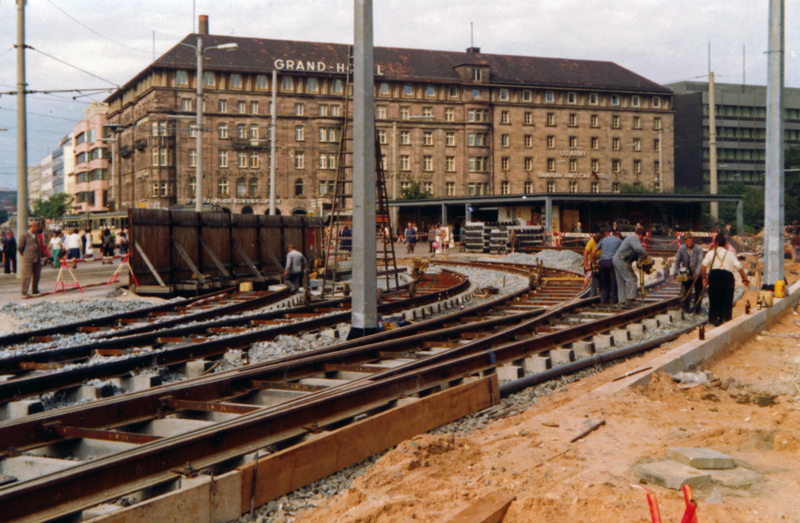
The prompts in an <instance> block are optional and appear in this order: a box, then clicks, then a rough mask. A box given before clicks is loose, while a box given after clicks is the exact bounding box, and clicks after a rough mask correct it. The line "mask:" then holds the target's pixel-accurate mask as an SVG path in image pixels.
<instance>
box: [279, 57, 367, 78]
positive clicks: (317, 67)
mask: <svg viewBox="0 0 800 523" xmlns="http://www.w3.org/2000/svg"><path fill="white" fill-rule="evenodd" d="M273 65H274V66H275V69H277V70H279V71H315V72H318V73H324V72H336V73H346V72H347V65H346V64H345V63H343V62H335V63H332V64H326V63H325V62H322V61H314V60H292V59H289V58H277V59H276V60H275V61H274V62H273ZM375 74H378V75H381V74H383V72H381V66H380V65H376V66H375Z"/></svg>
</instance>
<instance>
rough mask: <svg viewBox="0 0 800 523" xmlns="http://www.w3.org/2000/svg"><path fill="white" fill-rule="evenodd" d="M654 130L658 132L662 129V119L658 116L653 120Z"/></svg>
mask: <svg viewBox="0 0 800 523" xmlns="http://www.w3.org/2000/svg"><path fill="white" fill-rule="evenodd" d="M653 129H655V130H657V131H658V130H659V129H661V118H659V117H658V116H656V117H655V118H653Z"/></svg>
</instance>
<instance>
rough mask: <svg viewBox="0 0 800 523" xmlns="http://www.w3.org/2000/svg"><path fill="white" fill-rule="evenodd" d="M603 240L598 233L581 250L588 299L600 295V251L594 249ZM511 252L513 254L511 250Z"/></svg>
mask: <svg viewBox="0 0 800 523" xmlns="http://www.w3.org/2000/svg"><path fill="white" fill-rule="evenodd" d="M602 239H603V233H602V232H598V233H597V234H595V235H594V236H592V237H591V238H589V241H588V242H587V243H586V247H585V248H584V249H583V268H584V269H585V270H586V272H587V274H589V273H591V283H590V285H589V296H588V297H589V298H594V297H595V296H599V295H600V265H599V262H600V256H601V255H602V251H600V250H597V251H595V247H597V244H598V243H600V241H601V240H602ZM511 252H514V250H513V249H512V250H511Z"/></svg>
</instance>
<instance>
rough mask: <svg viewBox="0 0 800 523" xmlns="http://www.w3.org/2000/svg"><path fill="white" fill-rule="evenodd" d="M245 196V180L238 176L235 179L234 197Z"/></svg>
mask: <svg viewBox="0 0 800 523" xmlns="http://www.w3.org/2000/svg"><path fill="white" fill-rule="evenodd" d="M245 196H247V180H246V179H244V178H239V179H238V180H236V197H237V198H244V197H245Z"/></svg>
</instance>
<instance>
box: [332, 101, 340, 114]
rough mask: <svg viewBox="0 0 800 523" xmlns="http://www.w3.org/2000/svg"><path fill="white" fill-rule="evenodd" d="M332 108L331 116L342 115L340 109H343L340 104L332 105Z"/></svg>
mask: <svg viewBox="0 0 800 523" xmlns="http://www.w3.org/2000/svg"><path fill="white" fill-rule="evenodd" d="M330 109H331V116H341V115H340V114H339V111H340V109H341V106H339V105H338V104H336V105H331V107H330Z"/></svg>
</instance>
